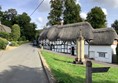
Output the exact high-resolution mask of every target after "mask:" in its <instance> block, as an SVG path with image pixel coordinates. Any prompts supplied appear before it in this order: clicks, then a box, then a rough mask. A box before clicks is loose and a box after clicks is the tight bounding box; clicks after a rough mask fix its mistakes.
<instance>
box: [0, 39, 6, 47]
mask: <svg viewBox="0 0 118 83" xmlns="http://www.w3.org/2000/svg"><path fill="white" fill-rule="evenodd" d="M7 44H8V41H7V40H6V39H4V38H1V37H0V49H5V48H6V46H7Z"/></svg>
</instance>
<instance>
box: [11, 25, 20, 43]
mask: <svg viewBox="0 0 118 83" xmlns="http://www.w3.org/2000/svg"><path fill="white" fill-rule="evenodd" d="M19 38H20V27H19V25H17V24H14V25H13V26H12V28H11V39H12V40H13V41H17V40H18V39H19Z"/></svg>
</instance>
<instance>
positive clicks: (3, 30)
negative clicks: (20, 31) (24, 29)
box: [0, 23, 11, 33]
mask: <svg viewBox="0 0 118 83" xmlns="http://www.w3.org/2000/svg"><path fill="white" fill-rule="evenodd" d="M0 32H7V33H11V28H9V27H7V26H5V25H2V24H1V23H0Z"/></svg>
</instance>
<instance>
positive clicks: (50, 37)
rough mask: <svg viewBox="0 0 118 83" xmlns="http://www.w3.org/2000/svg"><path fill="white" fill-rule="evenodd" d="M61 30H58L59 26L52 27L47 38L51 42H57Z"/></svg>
mask: <svg viewBox="0 0 118 83" xmlns="http://www.w3.org/2000/svg"><path fill="white" fill-rule="evenodd" d="M60 30H61V28H58V27H57V26H53V27H50V29H49V31H48V34H47V38H48V40H50V41H56V40H57V39H58V34H59V32H60Z"/></svg>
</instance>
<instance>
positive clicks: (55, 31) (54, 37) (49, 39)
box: [39, 22, 118, 63]
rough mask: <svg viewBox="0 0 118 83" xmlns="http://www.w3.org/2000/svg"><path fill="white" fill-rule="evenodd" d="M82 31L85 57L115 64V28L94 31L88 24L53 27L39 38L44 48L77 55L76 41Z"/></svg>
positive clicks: (44, 31) (116, 38)
mask: <svg viewBox="0 0 118 83" xmlns="http://www.w3.org/2000/svg"><path fill="white" fill-rule="evenodd" d="M80 30H81V32H82V36H83V38H84V40H85V55H86V56H88V57H89V58H93V59H95V60H99V61H103V62H109V63H112V62H113V60H112V59H113V55H115V54H116V51H115V49H116V46H117V40H118V37H117V34H116V32H115V31H114V29H113V28H103V29H93V28H92V27H91V25H90V24H89V23H87V22H80V23H74V24H67V25H63V26H62V25H58V26H53V27H50V28H48V29H44V30H43V31H42V32H41V34H40V37H39V41H40V42H41V43H43V45H44V48H46V49H50V50H52V51H57V52H64V53H70V54H72V55H76V40H77V39H78V38H79V37H80Z"/></svg>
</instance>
